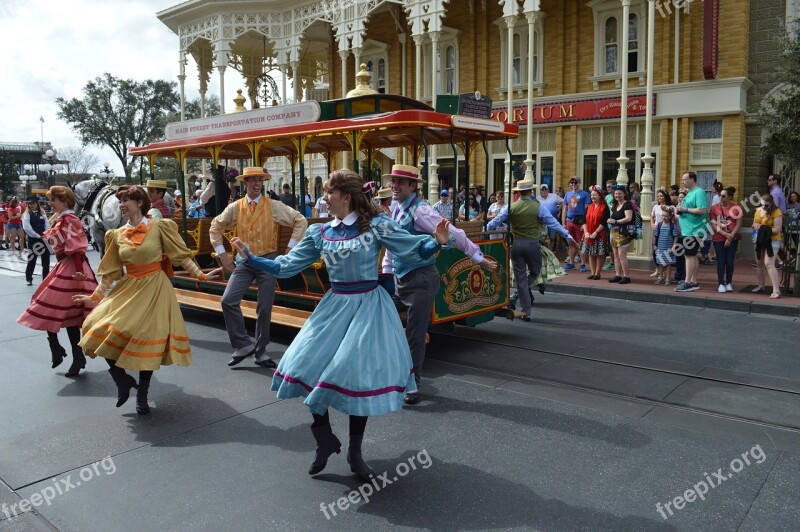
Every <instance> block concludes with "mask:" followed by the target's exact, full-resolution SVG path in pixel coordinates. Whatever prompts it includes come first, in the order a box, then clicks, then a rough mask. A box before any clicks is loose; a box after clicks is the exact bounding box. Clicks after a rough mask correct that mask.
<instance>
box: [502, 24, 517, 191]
mask: <svg viewBox="0 0 800 532" xmlns="http://www.w3.org/2000/svg"><path fill="white" fill-rule="evenodd" d="M504 18H505V21H506V26H507V27H508V47H507V48H508V50H507V51H506V56H507V57H506V97H507V100H508V101H507V112H508V116H507V118H506V122H508V123H509V124H511V123H513V122H514V25H515V24H516V19H517V17H516V15H510V16H506V17H504ZM505 153H506V160H505V167H506V168H505V169H506V176H505V181H504V184H503V190H508V189H509V187H510V186H511V157H510V156H509V155H508V151H506V152H505ZM509 199H511V198H509Z"/></svg>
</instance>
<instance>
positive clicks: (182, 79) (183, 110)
mask: <svg viewBox="0 0 800 532" xmlns="http://www.w3.org/2000/svg"><path fill="white" fill-rule="evenodd" d="M178 64H179V65H180V74H178V85H179V86H180V91H181V93H180V94H181V122H183V121H184V120H186V89H185V87H186V85H185V83H186V52H181V53H180V59H178Z"/></svg>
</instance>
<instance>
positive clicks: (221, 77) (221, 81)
mask: <svg viewBox="0 0 800 532" xmlns="http://www.w3.org/2000/svg"><path fill="white" fill-rule="evenodd" d="M226 68H227V67H226V66H225V65H218V66H217V70H218V71H219V112H220V114H223V115H224V114H225V69H226Z"/></svg>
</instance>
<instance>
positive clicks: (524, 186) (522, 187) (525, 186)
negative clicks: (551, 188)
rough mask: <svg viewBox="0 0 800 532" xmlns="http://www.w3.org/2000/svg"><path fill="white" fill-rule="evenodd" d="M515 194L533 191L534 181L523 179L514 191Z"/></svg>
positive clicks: (518, 182)
mask: <svg viewBox="0 0 800 532" xmlns="http://www.w3.org/2000/svg"><path fill="white" fill-rule="evenodd" d="M512 190H513V191H514V192H525V191H527V190H533V181H531V180H530V179H523V180H522V181H517V186H515V187H514V188H513V189H512Z"/></svg>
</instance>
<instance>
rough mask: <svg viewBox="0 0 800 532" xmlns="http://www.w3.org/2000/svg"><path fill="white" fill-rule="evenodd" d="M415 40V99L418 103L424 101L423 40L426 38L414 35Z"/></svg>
mask: <svg viewBox="0 0 800 532" xmlns="http://www.w3.org/2000/svg"><path fill="white" fill-rule="evenodd" d="M411 38H412V39H414V47H415V49H414V53H415V56H414V58H415V62H414V70H415V72H414V98H416V99H417V101H419V100H421V99H422V83H423V80H422V40H423V39H424V38H425V37H424V36H423V35H413V36H412V37H411Z"/></svg>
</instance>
